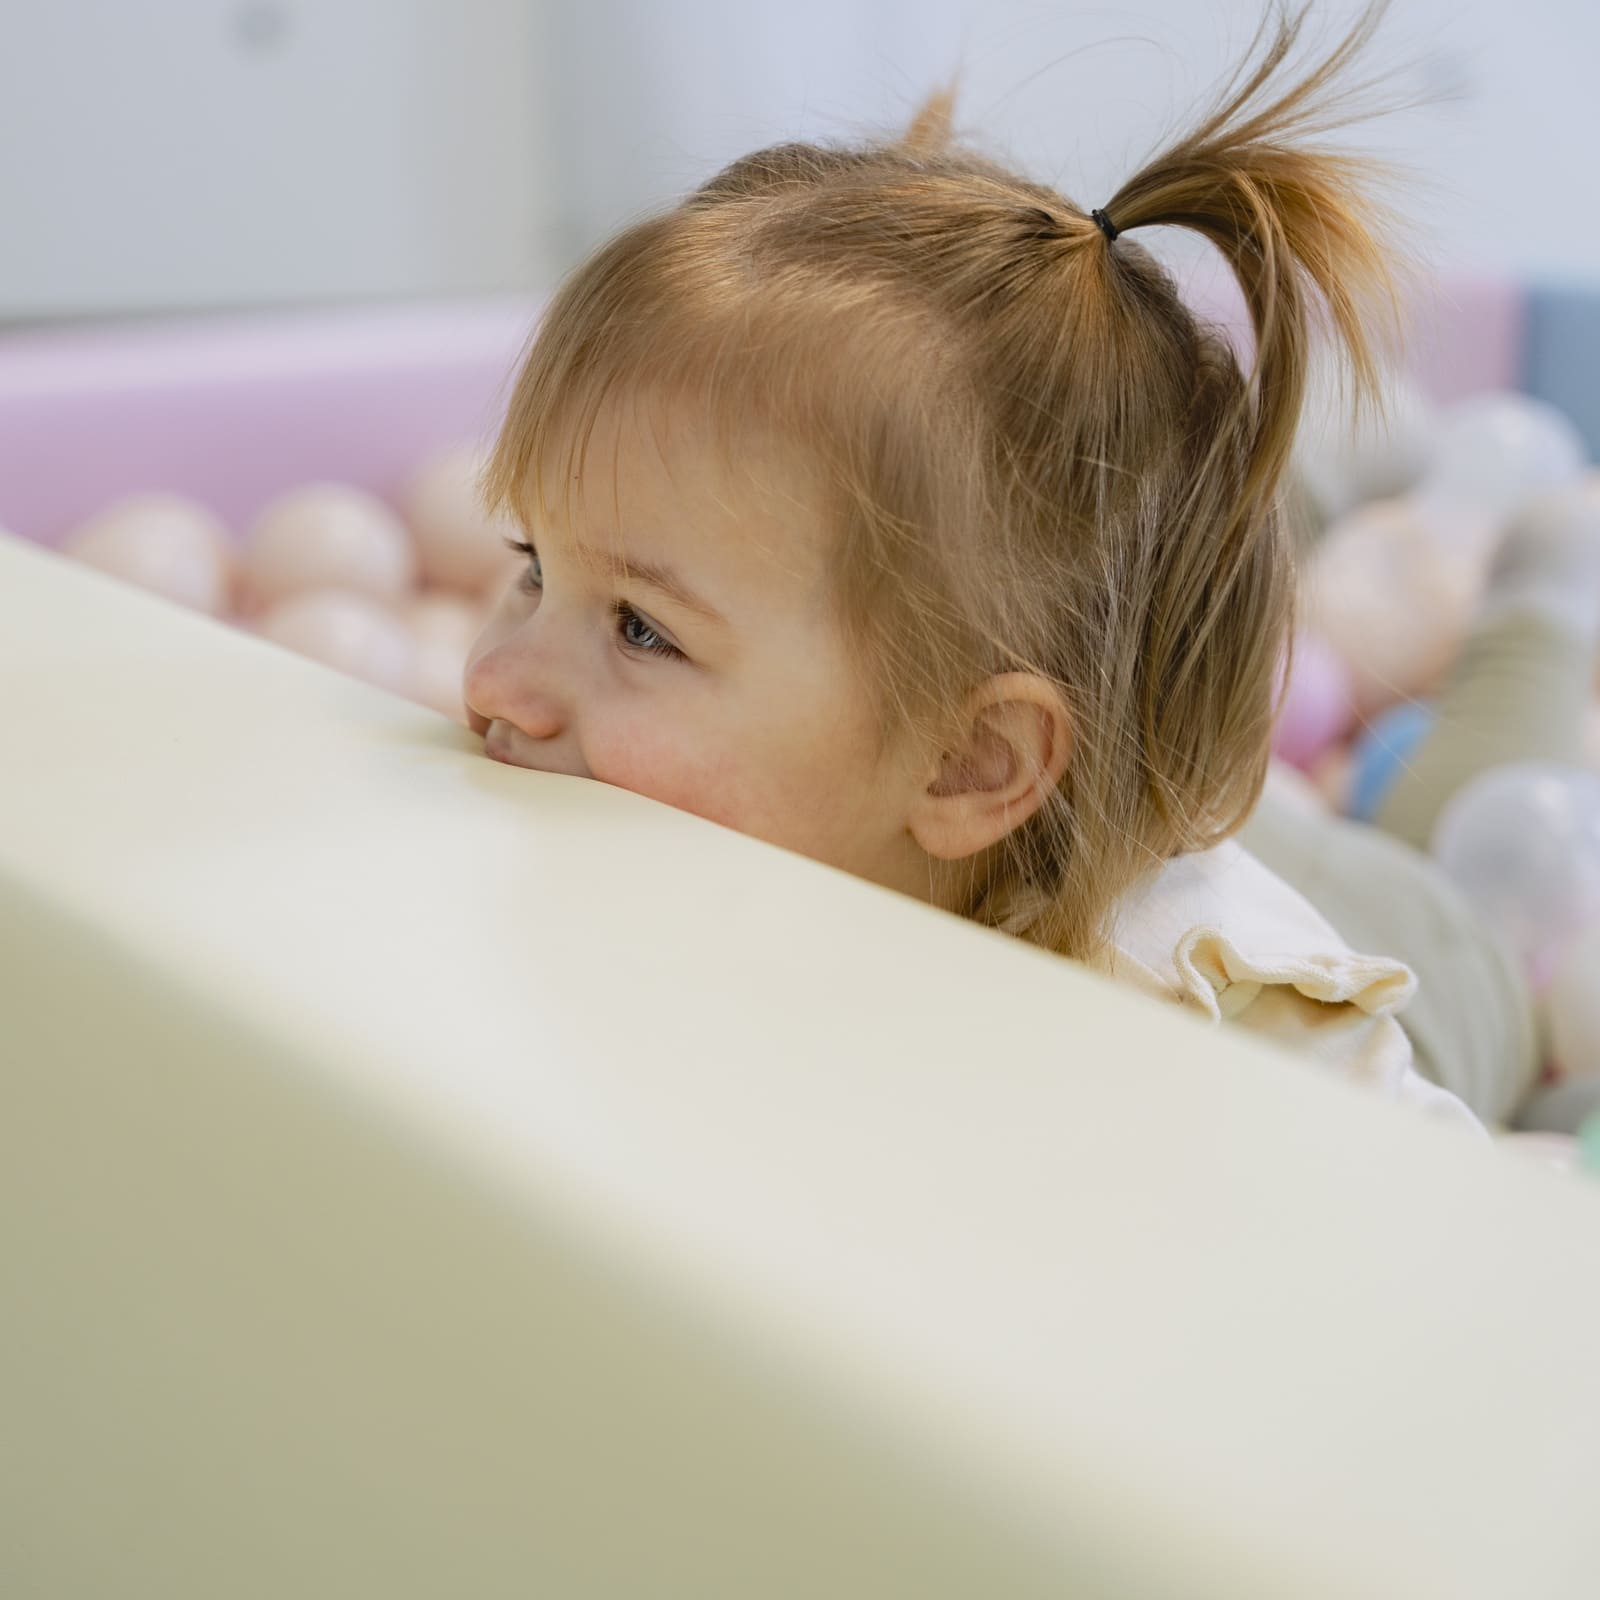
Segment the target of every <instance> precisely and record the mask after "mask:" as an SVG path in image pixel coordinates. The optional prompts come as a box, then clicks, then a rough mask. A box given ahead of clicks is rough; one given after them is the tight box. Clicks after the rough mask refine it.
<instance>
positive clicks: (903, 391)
mask: <svg viewBox="0 0 1600 1600" xmlns="http://www.w3.org/2000/svg"><path fill="white" fill-rule="evenodd" d="M750 209H752V208H747V207H732V206H730V207H725V208H719V209H718V210H708V209H699V208H695V207H689V206H685V207H680V208H679V209H677V210H675V211H672V212H668V213H666V214H665V215H663V216H660V217H655V218H652V219H650V220H648V221H646V222H643V223H640V224H638V225H637V226H635V227H633V228H631V229H629V230H627V231H626V232H624V233H622V234H620V235H619V236H618V237H617V238H615V239H614V240H612V241H611V242H610V243H609V244H608V245H606V246H605V247H604V248H603V249H602V250H601V251H600V252H599V253H598V254H597V255H596V256H594V257H592V258H591V259H590V260H589V261H587V262H586V263H584V264H583V265H582V266H581V267H579V268H578V270H577V271H576V272H575V273H574V274H573V276H572V277H570V278H569V279H568V280H567V282H566V283H565V284H564V285H563V286H562V288H561V290H560V291H559V293H558V294H557V295H556V296H555V298H554V299H553V301H552V302H551V304H550V307H549V309H548V311H547V312H546V314H545V316H544V318H543V320H542V322H541V324H540V326H539V328H538V329H537V331H536V333H535V335H534V338H533V341H532V344H531V346H530V348H529V350H528V353H527V356H526V358H525V360H524V363H523V367H522V370H521V372H520V374H519V376H518V379H517V384H516V388H515V391H514V393H513V396H512V400H511V404H510V406H509V408H508V410H507V414H506V419H505V422H504V424H503V425H502V427H501V430H500V433H499V436H498V438H497V439H496V441H495V445H494V448H493V450H492V452H491V455H490V459H489V462H488V465H487V467H486V469H485V472H484V478H483V494H484V499H485V504H486V507H487V509H488V510H489V511H490V512H491V513H496V514H501V515H506V516H509V517H512V518H515V519H516V520H518V521H519V522H521V523H523V524H524V525H525V526H526V525H530V524H531V523H533V522H534V521H537V520H538V519H539V518H540V517H546V516H561V517H564V518H565V517H569V514H570V511H571V496H572V493H573V489H574V486H575V485H576V484H577V482H578V480H579V477H580V475H581V474H582V473H584V472H585V471H586V470H587V469H588V468H589V466H590V463H589V453H590V448H591V440H592V435H593V433H594V429H595V425H596V421H597V419H598V418H599V416H600V414H601V412H602V411H603V410H605V409H606V408H607V407H608V406H623V407H633V408H635V409H634V413H633V415H634V416H635V417H636V418H637V420H638V421H640V422H641V423H643V424H647V425H652V426H659V423H660V422H661V420H662V419H663V418H669V419H670V420H671V422H672V424H673V425H674V426H677V425H679V424H680V423H681V424H683V425H685V426H687V427H689V428H691V429H692V430H693V431H694V433H695V437H696V441H697V443H700V444H701V445H703V446H704V447H706V448H709V449H710V450H711V451H713V452H714V453H715V456H716V459H717V462H718V464H719V466H721V467H722V468H723V469H724V470H725V472H726V473H727V474H728V476H729V477H730V479H736V478H737V477H738V476H739V475H740V474H741V473H743V472H746V471H748V470H749V468H748V464H747V463H748V456H749V454H750V452H749V451H748V450H747V449H745V448H742V447H743V446H745V445H747V444H748V442H749V440H750V438H751V435H752V432H757V433H760V434H761V435H763V436H764V438H766V439H768V440H771V441H775V442H776V443H778V444H779V445H781V446H783V447H784V448H785V450H786V453H787V454H788V455H790V456H791V457H797V458H799V460H798V464H799V465H801V466H802V467H803V468H804V469H805V475H806V476H807V477H808V478H811V479H812V480H813V481H815V482H817V483H818V484H819V485H820V486H821V488H822V492H823V494H824V495H825V497H826V498H827V500H828V502H829V505H828V506H827V507H826V509H827V510H828V511H829V512H830V513H832V514H833V516H834V517H835V518H837V517H839V516H842V515H845V511H846V506H847V505H850V504H854V505H855V506H857V507H862V506H866V507H868V508H870V507H872V506H873V505H874V504H876V506H877V510H876V512H873V511H872V510H870V509H869V510H868V514H869V515H873V516H877V515H889V516H893V517H896V518H902V519H903V518H904V517H906V516H907V515H908V514H911V513H913V507H912V506H911V505H910V504H907V503H906V495H905V491H906V490H908V489H909V488H910V487H911V485H910V483H909V482H908V481H907V480H908V477H909V476H910V474H911V471H912V469H911V466H910V463H912V462H914V461H927V460H928V459H929V453H928V450H927V445H928V442H929V440H930V438H936V437H937V436H938V435H939V434H940V433H943V432H945V431H946V429H945V428H941V427H940V426H939V425H938V424H939V418H938V416H937V415H935V414H934V413H935V412H936V411H943V412H944V413H948V412H949V411H950V409H951V399H952V396H953V390H954V389H955V388H956V387H957V386H956V385H954V384H953V383H952V382H951V371H950V359H949V357H950V344H951V340H950V338H949V337H948V335H947V333H946V332H945V331H944V330H942V329H937V328H936V327H935V326H934V323H935V322H936V320H937V319H935V318H934V317H932V316H931V314H930V312H929V310H928V308H926V307H922V306H919V305H917V304H915V303H914V302H912V301H911V299H910V297H909V296H908V295H907V294H906V293H904V292H903V288H902V286H899V285H896V284H894V283H892V282H889V281H887V280H885V279H882V278H880V279H879V280H878V281H876V282H874V281H871V280H868V281H866V282H863V278H862V275H861V273H860V271H859V270H857V271H855V272H847V271H845V270H842V266H843V264H842V263H828V262H819V261H818V260H816V259H815V258H813V259H811V260H805V261H796V260H793V259H790V260H784V259H782V255H783V253H782V252H781V251H778V250H772V249H767V250H765V251H764V250H763V249H762V244H763V239H762V234H763V227H762V222H761V220H760V219H759V218H755V217H752V216H751V215H749V210H750ZM753 209H757V210H759V209H761V208H759V207H757V208H753ZM934 396H937V397H940V398H939V400H938V403H937V405H932V406H931V405H930V397H934ZM960 431H961V432H962V434H963V438H962V441H961V442H962V443H963V444H965V445H967V446H968V447H969V448H970V444H971V441H972V431H971V429H970V427H964V428H962V429H961V430H960ZM658 437H659V434H658ZM952 443H954V441H952ZM933 459H934V460H935V461H937V460H939V459H941V457H940V455H939V454H938V453H935V454H934V456H933ZM943 459H944V460H945V461H951V460H955V459H960V457H959V456H956V455H952V454H950V453H948V452H946V453H944V455H943ZM595 465H596V466H598V467H599V468H600V469H601V470H602V471H608V470H609V464H599V463H597V464H595ZM886 472H887V473H888V474H889V476H890V477H891V478H894V479H896V480H898V482H897V487H898V491H899V492H893V493H888V494H886V493H885V491H886V489H888V488H889V485H887V484H886V483H885V482H884V477H885V473H886ZM911 498H912V499H913V500H922V501H925V500H926V499H927V498H928V497H927V496H925V495H924V494H913V495H912V496H911ZM933 498H938V497H937V496H934V497H933ZM891 501H892V502H898V503H896V504H891V503H890V502H891Z"/></svg>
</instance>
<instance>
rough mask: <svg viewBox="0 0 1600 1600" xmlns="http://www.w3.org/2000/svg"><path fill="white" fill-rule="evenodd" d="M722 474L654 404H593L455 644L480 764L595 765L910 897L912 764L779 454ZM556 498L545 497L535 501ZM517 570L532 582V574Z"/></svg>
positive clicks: (817, 519)
mask: <svg viewBox="0 0 1600 1600" xmlns="http://www.w3.org/2000/svg"><path fill="white" fill-rule="evenodd" d="M739 466H740V470H739V471H738V472H737V473H733V474H730V473H729V472H728V471H726V470H724V469H723V467H722V466H721V465H720V463H719V462H718V460H717V458H716V455H715V453H714V452H713V451H712V450H710V449H709V448H708V447H707V446H706V445H704V444H703V443H701V442H699V441H697V439H696V438H695V436H694V434H693V432H692V429H691V427H690V425H689V424H688V423H686V422H685V421H683V420H681V419H678V420H673V418H672V417H671V415H670V413H669V412H667V411H666V410H665V408H656V409H654V410H647V409H646V408H645V407H643V406H636V405H631V404H628V405H616V404H608V406H607V407H606V409H605V410H604V411H603V412H602V414H601V416H600V418H599V420H598V424H597V426H596V428H595V431H594V434H593V437H592V440H591V443H590V447H589V450H588V453H587V455H586V457H585V464H584V466H583V468H582V471H581V474H580V476H579V479H578V481H577V482H576V483H575V485H574V488H575V489H576V490H577V491H578V492H577V493H576V494H574V495H573V496H572V497H571V501H570V506H571V511H570V515H571V519H572V520H571V523H570V525H569V524H568V523H566V522H565V521H564V518H563V516H562V514H561V513H560V512H559V511H558V510H552V511H551V513H550V514H549V515H548V516H546V517H543V518H541V520H540V521H539V522H538V523H537V525H535V526H533V527H531V528H529V529H528V530H527V538H528V540H529V542H530V543H531V544H532V545H533V546H534V548H535V550H536V551H537V556H536V558H530V563H529V565H530V574H527V575H524V576H523V577H520V578H518V579H516V580H514V581H513V582H512V583H511V584H510V585H509V586H508V588H507V590H506V593H505V594H504V596H503V597H502V598H501V600H500V603H499V606H498V608H497V610H496V611H495V612H494V614H493V615H492V616H491V618H490V620H489V622H488V624H487V626H486V627H485V628H484V630H483V632H482V633H481V634H480V635H479V637H478V639H477V640H476V641H475V642H474V644H473V646H472V650H471V652H470V654H469V656H468V660H467V667H466V678H465V685H464V688H465V696H466V702H467V709H468V713H469V716H470V720H471V724H472V727H473V729H474V730H475V731H476V732H479V733H482V734H484V735H486V738H485V746H484V748H485V754H487V755H489V756H490V757H491V758H493V759H495V760H498V761H504V762H507V763H510V764H512V765H517V766H525V767H530V768H533V769H535V770H537V771H543V772H562V773H571V774H574V775H577V776H580V777H587V778H598V779H600V780H601V781H602V782H604V783H610V784H615V785H617V786H618V787H620V788H624V789H632V790H634V791H635V792H636V793H638V794H643V795H649V796H651V797H652V798H654V799H656V800H661V801H664V802H665V803H666V804H668V805H672V806H677V807H679V808H680V809H682V810H685V811H692V812H696V813H698V814H699V815H700V816H704V817H709V818H711V819H713V820H714V821H717V822H721V823H724V824H726V825H727V826H728V827H731V828H736V829H738V830H739V831H740V832H741V833H748V834H752V835H754V836H755V837H757V838H761V839H766V840H768V841H770V842H771V843H773V844H778V845H783V846H785V847H787V848H789V849H792V850H796V851H799V852H801V853H802V854H804V855H808V856H811V857H813V858H815V859H817V860H820V861H825V862H828V863H830V864H832V865H834V866H837V867H841V868H843V869H845V870H846V871H849V872H853V873H856V874H857V875H859V876H862V877H866V878H870V879H872V880H874V881H875V882H879V883H883V884H886V885H888V886H890V887H892V888H898V889H901V890H902V891H904V892H907V893H911V894H916V895H919V896H920V897H926V896H927V894H928V890H929V882H928V870H929V861H928V857H927V856H926V855H925V854H924V853H923V852H922V850H921V849H920V848H919V847H918V845H917V844H916V841H915V840H914V839H913V838H912V836H911V834H910V833H909V831H908V828H907V818H908V816H909V815H910V813H911V811H912V808H913V806H914V804H915V800H916V796H917V795H918V794H919V793H920V792H921V791H922V790H923V788H924V787H925V785H926V783H927V781H928V774H927V773H925V772H921V771H920V769H919V767H918V764H917V761H916V759H915V758H914V756H913V755H912V753H911V752H909V751H908V750H906V749H903V748H902V747H901V746H899V745H896V746H893V747H891V748H890V749H889V750H888V751H886V752H880V749H879V729H878V721H877V718H876V715H875V712H874V708H873V706H872V704H871V702H870V699H869V697H868V695H867V693H866V692H865V690H864V688H863V686H862V684H861V683H860V682H859V681H858V678H857V675H856V673H855V672H854V670H853V668H852V662H851V660H850V658H849V656H848V655H847V653H846V649H845V644H844V640H843V637H842V635H841V633H840V631H839V625H838V623H837V622H836V621H835V618H834V615H833V611H832V607H831V603H830V598H829V591H828V579H827V558H828V553H829V551H828V537H827V530H826V528H825V527H824V525H823V521H822V518H821V515H820V514H819V511H818V509H817V501H816V497H815V495H814V494H812V495H810V496H809V497H808V494H807V486H806V484H805V480H804V478H803V476H802V475H801V474H800V472H799V471H798V470H797V469H796V467H795V465H794V464H793V463H790V462H787V461H784V460H782V459H780V458H779V456H778V454H777V452H776V450H775V449H774V448H773V447H772V446H771V445H763V444H762V443H760V442H759V441H756V440H752V441H751V442H750V443H749V445H748V446H747V447H741V450H740V452H739ZM553 498H554V497H553ZM530 577H531V579H532V581H531V582H530Z"/></svg>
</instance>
